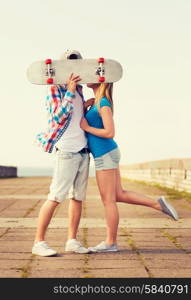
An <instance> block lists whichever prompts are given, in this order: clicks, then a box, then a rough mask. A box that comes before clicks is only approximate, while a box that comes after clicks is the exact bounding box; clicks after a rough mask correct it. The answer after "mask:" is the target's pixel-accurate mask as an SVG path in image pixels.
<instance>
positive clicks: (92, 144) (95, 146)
mask: <svg viewBox="0 0 191 300" xmlns="http://www.w3.org/2000/svg"><path fill="white" fill-rule="evenodd" d="M103 106H109V107H111V104H110V102H109V100H108V99H107V98H106V97H103V98H102V99H101V101H100V107H103ZM85 118H86V120H87V121H88V124H89V125H90V126H92V127H95V128H101V129H103V128H104V126H103V122H102V118H101V116H100V114H99V111H98V107H97V104H96V105H93V106H92V107H91V108H90V109H89V110H88V111H87V113H86V115H85ZM86 136H87V139H88V147H89V150H90V152H91V153H92V155H93V157H94V158H96V157H99V156H102V155H104V154H106V153H108V152H110V151H112V150H113V149H115V148H117V147H118V146H117V143H116V142H115V141H114V140H113V139H110V138H103V137H99V136H96V135H93V134H91V133H89V132H86Z"/></svg>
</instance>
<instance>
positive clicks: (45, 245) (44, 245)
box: [42, 242, 50, 249]
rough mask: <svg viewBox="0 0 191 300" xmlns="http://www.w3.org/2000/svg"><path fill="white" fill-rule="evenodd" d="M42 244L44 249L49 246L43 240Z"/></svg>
mask: <svg viewBox="0 0 191 300" xmlns="http://www.w3.org/2000/svg"><path fill="white" fill-rule="evenodd" d="M42 245H43V247H44V248H46V249H50V247H49V246H48V244H47V243H45V242H44V243H43V244H42Z"/></svg>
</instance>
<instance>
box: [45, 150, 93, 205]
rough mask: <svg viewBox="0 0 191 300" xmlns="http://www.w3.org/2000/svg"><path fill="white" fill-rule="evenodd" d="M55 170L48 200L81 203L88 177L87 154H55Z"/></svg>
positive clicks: (84, 195) (58, 152) (88, 159)
mask: <svg viewBox="0 0 191 300" xmlns="http://www.w3.org/2000/svg"><path fill="white" fill-rule="evenodd" d="M55 155H56V161H55V168H54V173H53V177H52V182H51V185H50V192H49V194H48V200H52V201H57V202H62V201H63V200H65V199H66V198H73V199H75V200H79V201H82V200H83V199H85V197H86V189H87V182H88V175H89V162H90V157H89V153H79V152H77V153H73V152H62V151H60V150H57V152H56V154H55Z"/></svg>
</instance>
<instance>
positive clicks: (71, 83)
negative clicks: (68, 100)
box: [66, 73, 81, 94]
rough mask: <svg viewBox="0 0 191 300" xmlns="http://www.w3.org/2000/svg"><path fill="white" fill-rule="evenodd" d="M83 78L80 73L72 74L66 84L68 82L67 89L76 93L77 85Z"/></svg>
mask: <svg viewBox="0 0 191 300" xmlns="http://www.w3.org/2000/svg"><path fill="white" fill-rule="evenodd" d="M80 80H81V78H80V76H78V75H75V74H73V73H72V74H71V75H70V77H69V78H68V80H67V82H66V84H67V90H68V91H69V92H71V93H73V94H75V91H76V85H77V84H78V81H80Z"/></svg>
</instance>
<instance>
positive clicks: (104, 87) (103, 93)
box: [95, 83, 113, 113]
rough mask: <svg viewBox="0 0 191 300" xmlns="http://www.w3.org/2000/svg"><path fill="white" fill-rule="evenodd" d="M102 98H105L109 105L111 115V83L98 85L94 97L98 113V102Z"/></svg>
mask: <svg viewBox="0 0 191 300" xmlns="http://www.w3.org/2000/svg"><path fill="white" fill-rule="evenodd" d="M103 97H106V98H107V99H108V100H109V102H110V104H111V110H112V113H113V83H100V85H99V87H98V89H97V91H96V97H95V103H96V104H98V111H99V112H100V101H101V99H102V98H103Z"/></svg>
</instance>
